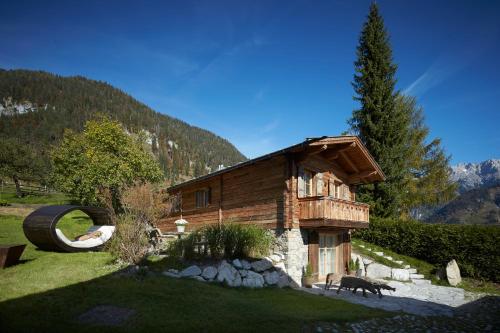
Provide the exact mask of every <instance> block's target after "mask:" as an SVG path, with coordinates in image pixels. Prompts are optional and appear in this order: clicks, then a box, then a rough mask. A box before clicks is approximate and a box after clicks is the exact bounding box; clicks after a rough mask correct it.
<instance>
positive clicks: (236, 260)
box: [233, 259, 243, 269]
mask: <svg viewBox="0 0 500 333" xmlns="http://www.w3.org/2000/svg"><path fill="white" fill-rule="evenodd" d="M233 266H234V267H236V268H238V269H240V268H243V265H242V264H241V261H240V260H239V259H234V260H233Z"/></svg>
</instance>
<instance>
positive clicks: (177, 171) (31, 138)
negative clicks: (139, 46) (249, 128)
mask: <svg viewBox="0 0 500 333" xmlns="http://www.w3.org/2000/svg"><path fill="white" fill-rule="evenodd" d="M162 111H166V112H168V110H162ZM99 115H105V116H107V117H110V118H112V119H116V120H118V121H120V122H121V123H122V124H123V125H124V126H125V128H126V129H127V130H128V131H130V132H134V133H139V132H141V131H144V132H143V134H144V135H145V136H146V137H147V141H148V142H149V144H150V145H151V149H152V151H153V153H154V154H155V155H156V156H157V158H158V160H159V162H160V165H161V168H162V169H163V171H164V172H165V175H166V176H167V178H168V179H170V180H172V181H178V180H179V179H182V178H185V177H193V176H199V175H202V174H206V173H208V172H210V171H213V170H215V169H217V167H218V166H219V165H221V164H222V165H224V166H228V165H234V164H236V163H238V162H241V161H244V160H245V159H246V158H245V157H244V156H243V155H242V154H241V153H240V152H239V151H238V150H237V149H236V148H235V147H234V146H233V145H232V144H231V143H230V142H228V141H227V140H225V139H223V138H221V137H219V136H217V135H215V134H213V133H211V132H209V131H206V130H204V129H201V128H198V127H194V126H190V125H188V124H187V123H185V122H183V121H180V120H178V119H175V118H172V117H169V116H167V115H164V114H161V113H159V112H156V111H154V110H152V109H151V108H149V107H148V106H146V105H144V104H142V103H141V102H139V101H137V100H135V99H134V98H133V97H132V96H130V95H128V94H126V93H124V92H123V91H121V90H119V89H116V88H114V87H112V86H111V85H109V84H107V83H105V82H100V81H94V80H89V79H86V78H84V77H80V76H76V77H62V76H58V75H53V74H50V73H47V72H41V71H27V70H2V69H0V137H2V136H3V137H10V138H13V137H15V138H19V139H21V140H22V141H23V142H25V143H26V144H29V145H34V146H36V148H37V149H38V150H39V151H41V152H44V153H43V154H40V158H41V159H44V160H47V159H48V156H47V153H46V152H47V151H48V148H49V147H50V146H51V145H55V144H57V143H58V142H59V141H60V139H61V138H62V135H63V133H64V130H65V129H66V128H69V129H72V130H75V131H81V130H82V128H83V125H84V124H85V122H86V121H87V120H89V119H92V118H95V117H97V116H99Z"/></svg>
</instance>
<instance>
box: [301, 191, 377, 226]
mask: <svg viewBox="0 0 500 333" xmlns="http://www.w3.org/2000/svg"><path fill="white" fill-rule="evenodd" d="M369 218H370V209H369V205H367V204H365V203H361V202H354V201H349V200H342V199H334V198H332V197H323V196H320V197H307V198H299V225H300V226H302V227H326V226H332V227H341V228H368V222H369Z"/></svg>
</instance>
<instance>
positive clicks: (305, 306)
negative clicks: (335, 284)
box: [0, 213, 387, 332]
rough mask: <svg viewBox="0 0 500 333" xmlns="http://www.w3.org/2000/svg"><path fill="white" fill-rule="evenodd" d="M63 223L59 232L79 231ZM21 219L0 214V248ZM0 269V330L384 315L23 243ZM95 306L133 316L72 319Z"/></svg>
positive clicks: (277, 323)
mask: <svg viewBox="0 0 500 333" xmlns="http://www.w3.org/2000/svg"><path fill="white" fill-rule="evenodd" d="M74 217H77V218H78V219H81V220H83V219H82V217H81V216H79V215H77V214H76V213H75V215H74V216H70V217H69V218H66V221H63V223H66V224H67V226H66V228H67V229H71V228H73V229H72V230H65V231H66V232H71V231H73V232H76V233H77V232H79V230H78V228H80V227H81V226H78V225H76V224H75V223H71V220H72V219H73V218H74ZM21 224H22V218H20V217H16V216H2V215H0V243H29V242H28V241H27V240H26V239H25V238H24V235H23V232H22V228H21ZM22 260H23V262H22V263H21V264H19V265H17V266H14V267H9V268H6V269H4V270H2V271H0V331H1V332H30V331H33V332H48V331H50V332H68V331H71V332H89V329H92V332H102V331H106V332H151V331H168V332H200V331H203V332H261V331H262V332H264V331H265V332H291V331H293V332H297V331H299V330H300V328H301V327H302V325H304V324H306V323H310V322H318V321H326V322H337V323H343V322H348V321H358V320H362V319H369V318H376V317H384V316H386V315H387V313H386V312H384V311H380V310H375V309H369V308H366V307H363V306H360V305H355V304H350V303H347V302H344V301H341V300H335V299H331V298H326V297H320V296H314V295H309V294H305V293H302V292H299V291H296V290H292V289H262V290H248V289H235V288H226V287H224V286H221V285H216V284H204V283H201V282H197V281H194V280H177V279H172V278H167V277H163V276H158V275H151V276H150V275H144V276H142V277H141V278H136V277H125V276H120V275H119V274H113V273H117V272H118V271H119V270H120V267H118V266H116V265H113V264H112V258H111V256H110V255H109V254H108V253H105V252H101V253H75V254H68V253H54V252H43V251H39V250H37V249H36V248H35V247H34V246H33V245H31V244H28V246H27V248H26V251H25V253H24V254H23V257H22ZM97 305H114V306H119V307H125V308H129V309H133V310H135V311H136V313H135V315H134V316H133V317H132V319H130V320H129V321H128V322H127V325H126V326H123V327H105V326H93V325H91V324H85V323H80V322H78V321H77V318H78V316H79V315H80V314H81V313H84V312H85V311H87V310H89V309H91V308H93V307H95V306H97Z"/></svg>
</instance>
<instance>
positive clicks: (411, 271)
mask: <svg viewBox="0 0 500 333" xmlns="http://www.w3.org/2000/svg"><path fill="white" fill-rule="evenodd" d="M407 269H408V272H409V273H410V274H417V269H416V268H410V267H408V268H407Z"/></svg>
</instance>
